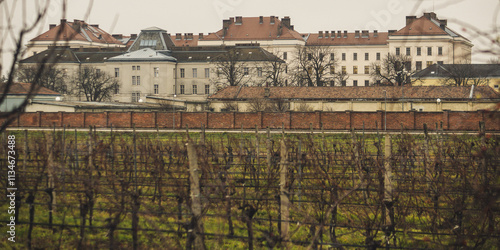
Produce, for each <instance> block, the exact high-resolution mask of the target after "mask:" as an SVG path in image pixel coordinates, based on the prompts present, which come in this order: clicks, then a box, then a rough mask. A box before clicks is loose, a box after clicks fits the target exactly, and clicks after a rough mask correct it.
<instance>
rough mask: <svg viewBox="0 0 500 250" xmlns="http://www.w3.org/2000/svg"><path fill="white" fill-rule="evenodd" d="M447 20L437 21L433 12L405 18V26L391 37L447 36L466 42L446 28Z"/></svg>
mask: <svg viewBox="0 0 500 250" xmlns="http://www.w3.org/2000/svg"><path fill="white" fill-rule="evenodd" d="M447 25H448V20H446V19H439V18H438V17H437V15H436V13H434V12H430V13H424V15H423V16H421V17H420V18H417V17H416V16H407V17H406V26H405V27H404V28H402V29H400V30H398V31H396V32H394V33H392V34H390V35H391V36H439V35H448V36H451V37H461V38H464V39H465V40H467V41H468V39H467V38H465V37H463V36H461V35H460V34H458V33H457V32H455V31H453V30H451V29H450V28H448V26H447Z"/></svg>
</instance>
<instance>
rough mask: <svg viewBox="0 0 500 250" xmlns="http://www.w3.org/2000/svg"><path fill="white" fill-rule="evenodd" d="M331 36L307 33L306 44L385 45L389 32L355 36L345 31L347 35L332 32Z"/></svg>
mask: <svg viewBox="0 0 500 250" xmlns="http://www.w3.org/2000/svg"><path fill="white" fill-rule="evenodd" d="M337 34H338V33H337ZM332 36H334V37H332ZM332 36H330V37H328V38H326V37H325V36H324V35H322V37H321V38H320V34H319V33H314V34H309V35H308V36H307V41H306V45H319V46H321V45H333V46H344V45H386V44H387V39H388V37H389V33H387V32H379V33H378V34H377V35H376V36H375V34H374V33H369V34H368V36H362V35H361V34H360V35H359V37H356V33H347V37H344V34H343V33H341V35H340V37H338V36H337V35H336V34H335V33H333V34H332Z"/></svg>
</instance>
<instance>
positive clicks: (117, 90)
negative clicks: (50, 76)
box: [64, 85, 120, 95]
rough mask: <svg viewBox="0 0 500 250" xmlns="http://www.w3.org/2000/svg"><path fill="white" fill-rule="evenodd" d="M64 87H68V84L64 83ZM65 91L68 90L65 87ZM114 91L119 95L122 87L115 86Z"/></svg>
mask: <svg viewBox="0 0 500 250" xmlns="http://www.w3.org/2000/svg"><path fill="white" fill-rule="evenodd" d="M64 87H66V85H64ZM64 91H66V90H65V89H64ZM113 92H114V93H115V95H118V94H119V93H120V87H118V86H116V87H115V88H113Z"/></svg>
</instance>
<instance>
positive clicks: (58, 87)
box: [16, 65, 68, 94]
mask: <svg viewBox="0 0 500 250" xmlns="http://www.w3.org/2000/svg"><path fill="white" fill-rule="evenodd" d="M40 67H41V66H40V65H36V66H20V67H19V68H18V69H17V71H16V76H17V81H19V82H27V83H30V82H35V80H36V77H37V74H36V73H37V69H38V68H40ZM44 68H45V69H44V71H43V72H41V75H40V76H39V79H38V83H39V85H40V86H41V87H45V88H48V89H51V90H54V91H56V92H59V93H62V94H67V93H68V88H67V85H66V81H65V79H66V77H67V75H66V73H65V72H64V71H63V70H62V69H58V68H57V67H54V66H50V67H44Z"/></svg>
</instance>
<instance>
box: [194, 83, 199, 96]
mask: <svg viewBox="0 0 500 250" xmlns="http://www.w3.org/2000/svg"><path fill="white" fill-rule="evenodd" d="M197 94H198V85H193V95H197Z"/></svg>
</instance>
